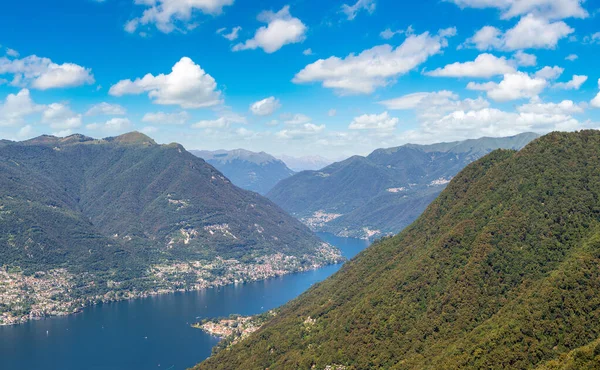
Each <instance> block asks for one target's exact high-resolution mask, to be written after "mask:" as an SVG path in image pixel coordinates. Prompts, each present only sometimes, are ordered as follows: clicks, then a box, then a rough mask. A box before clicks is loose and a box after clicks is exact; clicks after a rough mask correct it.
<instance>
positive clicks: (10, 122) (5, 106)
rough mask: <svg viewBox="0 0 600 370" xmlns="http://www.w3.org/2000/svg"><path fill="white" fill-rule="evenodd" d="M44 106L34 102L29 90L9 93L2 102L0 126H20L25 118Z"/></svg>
mask: <svg viewBox="0 0 600 370" xmlns="http://www.w3.org/2000/svg"><path fill="white" fill-rule="evenodd" d="M43 109H44V106H42V105H38V104H36V103H34V102H33V100H32V99H31V95H30V94H29V90H27V89H22V90H21V91H19V92H18V93H17V94H8V95H7V96H6V100H5V101H4V103H2V104H0V126H19V125H22V124H23V123H25V118H26V117H27V116H30V115H32V114H34V113H37V112H40V111H41V110H43Z"/></svg>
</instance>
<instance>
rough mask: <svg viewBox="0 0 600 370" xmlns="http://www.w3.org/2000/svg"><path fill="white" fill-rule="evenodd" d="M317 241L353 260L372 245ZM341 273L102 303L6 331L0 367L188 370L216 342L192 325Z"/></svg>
mask: <svg viewBox="0 0 600 370" xmlns="http://www.w3.org/2000/svg"><path fill="white" fill-rule="evenodd" d="M319 236H320V237H321V238H322V239H323V240H325V241H327V242H329V243H331V244H332V245H335V246H336V247H338V248H340V249H341V250H342V252H343V253H344V256H345V257H347V258H352V257H354V256H355V255H356V254H357V253H359V252H360V251H362V250H363V249H365V248H366V247H367V246H368V242H367V241H365V240H359V239H348V238H338V237H335V236H333V235H329V234H319ZM340 267H341V265H333V266H327V267H324V268H321V269H319V270H315V271H309V272H304V273H298V274H292V275H286V276H282V277H279V278H274V279H269V280H266V281H260V282H254V283H248V284H238V285H230V286H226V287H221V288H215V289H207V290H204V291H199V292H188V293H176V294H166V295H161V296H156V297H149V298H142V299H136V300H131V301H124V302H116V303H110V304H103V305H97V306H93V307H89V308H86V309H85V310H84V311H83V312H81V313H79V314H75V315H71V316H66V317H53V318H48V319H44V320H38V321H31V322H28V323H25V324H21V325H16V326H4V327H2V326H0V369H1V370H37V369H44V370H88V369H89V370H109V369H110V370H137V369H159V370H165V369H168V370H176V369H177V370H179V369H186V368H188V367H190V366H193V365H195V364H197V363H198V362H200V361H202V360H204V359H205V358H207V357H208V356H210V353H211V349H212V347H213V346H214V345H215V344H217V342H218V339H217V338H215V337H212V336H210V335H208V334H205V333H204V332H202V331H201V330H199V329H194V328H192V327H190V324H191V323H193V322H196V321H199V320H201V319H203V318H208V317H220V316H229V315H230V314H233V313H237V314H242V315H254V314H257V313H260V312H264V311H267V310H270V309H272V308H275V307H278V306H281V305H282V304H284V303H286V302H288V301H289V300H291V299H293V298H295V297H297V296H298V295H300V294H301V293H302V292H304V291H306V290H307V289H308V288H310V287H311V286H312V285H313V284H315V283H317V282H320V281H322V280H324V279H325V278H327V277H329V276H330V275H332V274H333V273H335V272H336V271H338V270H339V269H340Z"/></svg>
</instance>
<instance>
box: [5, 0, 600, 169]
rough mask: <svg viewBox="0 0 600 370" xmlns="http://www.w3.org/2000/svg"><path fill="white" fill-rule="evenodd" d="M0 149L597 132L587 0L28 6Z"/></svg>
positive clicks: (11, 25)
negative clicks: (144, 141) (44, 138)
mask: <svg viewBox="0 0 600 370" xmlns="http://www.w3.org/2000/svg"><path fill="white" fill-rule="evenodd" d="M1 7H2V11H0V25H1V27H0V45H1V47H0V138H2V139H8V140H26V139H29V138H32V137H35V136H39V135H41V134H50V135H56V136H67V135H70V134H74V133H81V134H84V135H88V136H92V137H95V138H102V137H109V136H115V135H119V134H122V133H125V132H129V131H134V130H137V131H140V132H143V133H146V134H147V135H149V136H151V137H152V138H154V139H155V140H156V141H157V142H159V143H170V142H178V143H181V144H183V145H184V146H185V147H186V148H188V149H207V150H215V149H235V148H245V149H249V150H253V151H266V152H269V153H271V154H275V155H281V154H287V155H294V156H301V155H322V156H325V157H328V158H332V159H338V158H342V157H346V156H349V155H354V154H368V153H369V152H371V151H372V150H374V149H376V148H381V147H393V146H398V145H402V144H405V143H435V142H445V141H454V140H462V139H469V138H478V137H482V136H510V135H515V134H518V133H521V132H529V131H533V132H537V133H540V134H543V133H547V132H550V131H554V130H561V131H573V130H580V129H586V128H600V69H599V68H598V67H597V65H598V63H599V62H598V60H599V57H600V0H587V1H586V0H421V1H398V0H342V1H338V0H329V1H317V0H285V1H280V0H253V1H250V0H55V1H47V0H28V1H10V2H8V1H7V2H4V3H3V4H2V5H1Z"/></svg>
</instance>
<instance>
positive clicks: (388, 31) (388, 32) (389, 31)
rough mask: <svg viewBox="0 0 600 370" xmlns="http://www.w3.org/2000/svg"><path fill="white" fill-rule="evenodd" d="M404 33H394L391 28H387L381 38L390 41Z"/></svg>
mask: <svg viewBox="0 0 600 370" xmlns="http://www.w3.org/2000/svg"><path fill="white" fill-rule="evenodd" d="M403 33H404V30H397V31H392V29H391V28H386V29H385V30H383V31H381V33H380V34H379V36H381V38H382V39H386V40H389V39H391V38H393V37H394V36H396V35H402V34H403Z"/></svg>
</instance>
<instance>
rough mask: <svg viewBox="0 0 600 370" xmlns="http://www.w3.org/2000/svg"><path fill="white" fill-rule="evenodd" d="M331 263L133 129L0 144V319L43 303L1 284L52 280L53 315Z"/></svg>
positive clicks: (288, 224)
mask: <svg viewBox="0 0 600 370" xmlns="http://www.w3.org/2000/svg"><path fill="white" fill-rule="evenodd" d="M339 259H340V258H339V253H338V251H337V250H335V249H333V248H332V247H330V246H328V245H325V244H324V243H322V242H321V241H320V240H319V239H317V238H316V237H315V236H314V235H313V234H312V233H311V232H310V230H309V229H308V228H307V227H305V226H304V225H302V224H301V223H300V222H298V221H297V220H296V219H294V218H292V217H290V216H288V215H287V214H286V213H285V212H284V211H283V210H281V209H280V208H279V207H277V206H276V205H275V204H273V203H272V202H271V201H269V200H268V199H266V198H264V197H262V196H260V195H258V194H256V193H253V192H249V191H246V190H242V189H240V188H238V187H236V186H234V185H232V184H231V182H230V181H229V180H228V179H227V178H225V177H224V176H223V175H222V174H221V173H220V172H219V171H217V170H216V169H215V168H213V167H212V166H210V165H209V164H207V163H206V162H205V161H203V160H202V159H200V158H197V157H196V156H194V155H192V154H190V153H188V152H187V151H186V150H185V149H184V148H183V147H182V146H181V145H179V144H169V145H158V144H156V143H155V142H154V141H153V140H152V139H151V138H149V137H147V136H145V135H143V134H140V133H129V134H125V135H122V136H118V137H114V138H106V139H102V140H95V139H92V138H89V137H85V136H82V135H73V136H69V137H66V138H57V137H52V136H41V137H38V138H35V139H32V140H29V141H24V142H2V143H0V283H1V282H2V280H3V273H4V278H5V280H6V282H7V284H6V285H3V284H0V324H1V323H2V321H3V320H2V314H3V313H6V312H9V313H10V312H15V311H17V312H20V313H21V314H23V315H27V314H29V313H31V312H33V311H36V310H38V311H36V312H35V314H36V315H45V314H46V313H44V312H47V311H44V310H43V309H42V308H40V307H42V306H43V305H44V304H50V303H51V302H50V301H44V302H42V299H41V295H42V293H43V292H39V294H37V293H36V294H35V295H33V294H32V296H31V297H29V298H28V299H29V301H28V302H27V303H25V302H20V303H19V302H16V303H15V302H12V301H10V300H6V299H3V298H5V297H6V296H3V294H4V293H6V291H5V290H3V289H4V288H6V286H15V287H16V286H18V287H20V288H19V289H17V290H13V294H14V295H15V296H18V294H19V293H21V294H25V293H24V292H28V291H32V292H33V291H34V289H33V288H32V287H31V286H34V287H40V286H44V284H47V285H48V286H50V287H58V288H60V289H59V293H60V294H59V293H56V294H55V295H57V296H59V297H61V298H60V299H59V301H61V302H63V303H65V305H63V306H61V307H60V309H58V308H57V310H58V311H53V312H58V313H63V312H64V310H65V309H69V307H73V304H74V302H75V301H76V300H77V299H80V300H81V302H83V304H87V303H89V301H91V300H103V299H105V298H106V297H112V298H115V297H116V298H119V297H123V296H124V295H125V296H132V295H133V296H136V295H143V294H147V293H148V292H159V291H172V290H178V289H197V288H201V287H206V286H211V285H215V284H217V285H219V284H226V283H229V282H234V281H239V280H254V279H259V278H265V277H270V276H275V275H279V274H282V273H286V272H292V271H301V270H305V269H309V268H314V267H315V266H318V265H321V264H324V263H331V262H333V261H338V260H339ZM9 272H12V273H9ZM28 276H34V277H35V278H39V279H41V281H39V282H36V283H35V284H33V283H31V284H29V283H27V281H29V280H27V277H28ZM28 284H29V285H31V286H30V287H29V288H31V289H29V288H28ZM28 289H29V290H28ZM6 294H8V293H6ZM107 294H108V296H106V295H107ZM105 296H106V297H105ZM49 299H50V298H49ZM55 300H56V299H55ZM7 301H8V303H7ZM23 307H26V309H22V308H23ZM61 310H62V311H61ZM9 319H10V320H12V319H14V317H13V318H12V319H11V318H7V316H6V315H5V318H4V321H5V322H6V321H7V320H9Z"/></svg>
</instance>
